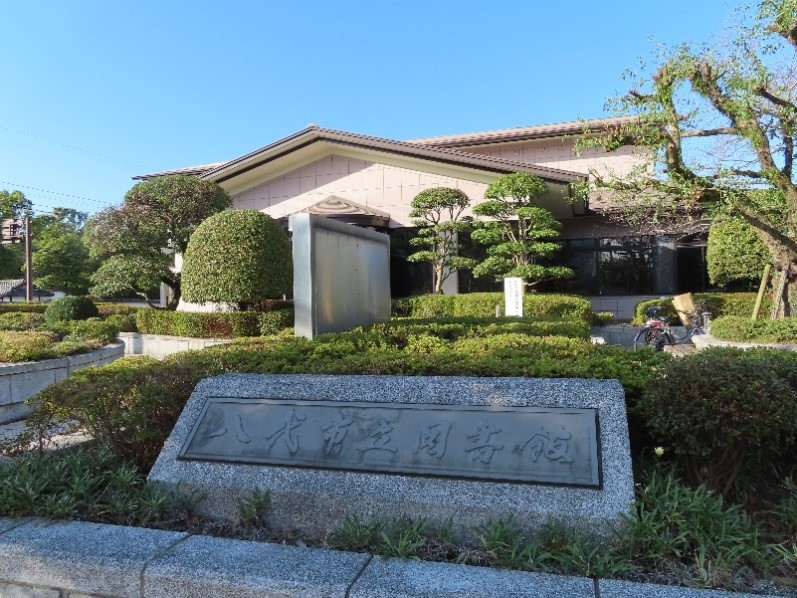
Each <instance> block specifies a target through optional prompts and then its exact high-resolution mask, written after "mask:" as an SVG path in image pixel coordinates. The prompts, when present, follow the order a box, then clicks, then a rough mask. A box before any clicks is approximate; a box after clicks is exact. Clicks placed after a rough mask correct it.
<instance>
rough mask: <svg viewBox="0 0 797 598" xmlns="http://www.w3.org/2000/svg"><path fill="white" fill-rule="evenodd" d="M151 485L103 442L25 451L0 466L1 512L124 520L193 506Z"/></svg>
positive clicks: (167, 515) (143, 520)
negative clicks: (81, 447) (59, 450)
mask: <svg viewBox="0 0 797 598" xmlns="http://www.w3.org/2000/svg"><path fill="white" fill-rule="evenodd" d="M194 502H195V497H193V496H191V495H190V494H188V495H183V496H182V497H180V496H178V495H176V494H172V493H170V492H167V491H164V490H162V489H160V488H158V487H155V486H151V485H149V484H147V482H146V476H145V475H144V474H143V473H141V472H140V471H139V470H138V469H136V468H135V467H132V466H131V465H129V464H126V463H124V462H121V461H119V459H118V458H117V457H116V456H115V455H113V454H112V453H111V451H109V450H107V449H106V448H104V447H101V446H100V447H98V448H93V449H84V450H76V451H73V452H69V453H60V454H43V455H38V454H26V455H24V456H21V457H18V458H16V459H13V460H11V461H9V462H8V463H7V464H4V466H3V467H0V516H3V517H24V516H30V515H38V516H47V517H56V518H72V517H82V518H88V519H93V520H96V521H107V522H114V523H120V524H125V525H135V524H139V525H141V524H147V523H153V522H156V521H164V520H170V519H173V518H174V517H179V516H181V515H180V514H185V513H187V512H189V511H190V510H191V509H192V508H193V503H194Z"/></svg>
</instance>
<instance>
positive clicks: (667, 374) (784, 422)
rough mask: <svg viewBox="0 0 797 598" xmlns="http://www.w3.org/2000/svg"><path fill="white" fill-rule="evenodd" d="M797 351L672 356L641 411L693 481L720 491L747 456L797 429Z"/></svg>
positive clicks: (768, 449) (790, 437) (784, 440)
mask: <svg viewBox="0 0 797 598" xmlns="http://www.w3.org/2000/svg"><path fill="white" fill-rule="evenodd" d="M795 371H797V356H795V355H792V354H790V353H788V354H784V352H779V351H773V350H769V351H765V350H758V351H749V352H744V351H741V350H738V349H707V350H704V351H701V352H699V353H697V354H694V355H690V356H687V357H684V358H682V359H676V360H672V361H670V362H669V363H668V364H667V365H666V366H665V367H664V368H663V370H662V379H661V382H660V383H657V384H652V385H651V386H650V387H649V388H648V389H646V391H645V392H644V393H643V395H642V399H641V401H640V403H639V409H638V411H639V413H640V414H641V415H642V417H643V418H644V419H645V421H646V424H647V426H648V428H649V429H650V431H651V433H652V434H653V436H654V439H657V440H658V442H659V443H661V444H662V445H664V446H667V447H671V450H672V453H673V454H674V455H675V457H676V458H678V459H679V460H680V461H681V462H682V463H683V464H684V467H685V471H686V472H687V475H688V476H689V478H690V479H691V480H692V481H693V482H694V483H696V484H698V483H705V484H706V485H707V486H708V488H709V489H711V490H716V491H718V492H719V493H720V494H721V495H723V496H725V495H728V493H729V492H730V491H731V489H732V488H733V487H734V483H735V481H736V477H737V476H738V474H739V471H740V470H741V468H742V467H743V466H744V465H745V463H746V462H749V461H750V460H753V459H757V458H759V457H762V456H764V455H766V454H767V453H770V454H772V452H773V451H777V447H780V450H784V449H786V448H787V447H788V446H789V445H790V444H791V443H793V442H794V441H795V438H796V437H797V429H796V428H795V426H794V422H795V421H797V391H795V386H794V385H793V382H794V381H797V376H796V375H795Z"/></svg>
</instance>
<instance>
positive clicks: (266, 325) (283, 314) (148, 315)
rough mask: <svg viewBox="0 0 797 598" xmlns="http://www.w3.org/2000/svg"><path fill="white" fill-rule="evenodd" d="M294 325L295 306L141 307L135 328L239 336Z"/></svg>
mask: <svg viewBox="0 0 797 598" xmlns="http://www.w3.org/2000/svg"><path fill="white" fill-rule="evenodd" d="M291 326H293V309H278V310H275V311H271V312H256V311H237V312H224V313H219V312H213V313H198V312H182V311H168V310H162V309H142V310H140V311H139V312H138V313H136V328H137V329H138V331H139V332H141V333H142V334H164V335H169V336H189V337H193V338H238V337H245V336H261V335H268V334H276V333H277V332H279V331H280V330H283V329H285V328H290V327H291Z"/></svg>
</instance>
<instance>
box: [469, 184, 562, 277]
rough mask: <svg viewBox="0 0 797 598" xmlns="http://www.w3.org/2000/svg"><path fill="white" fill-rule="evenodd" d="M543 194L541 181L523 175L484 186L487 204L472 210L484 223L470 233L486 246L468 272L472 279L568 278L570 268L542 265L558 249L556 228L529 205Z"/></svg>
mask: <svg viewBox="0 0 797 598" xmlns="http://www.w3.org/2000/svg"><path fill="white" fill-rule="evenodd" d="M547 192H548V186H547V185H546V184H545V181H543V180H542V179H541V178H539V177H537V176H534V175H533V174H530V173H527V172H514V173H512V174H507V175H504V176H502V177H501V178H499V179H497V180H495V181H493V182H492V184H490V186H489V187H488V188H487V191H486V192H485V193H484V197H485V198H486V199H487V201H485V202H483V203H480V204H479V205H477V206H476V207H474V208H473V213H474V214H476V215H477V216H481V217H483V218H488V219H489V220H484V221H480V222H478V223H477V227H476V230H474V231H473V233H472V234H471V237H472V238H473V239H475V240H476V241H478V242H479V243H481V244H483V245H486V246H487V259H485V260H484V261H482V262H481V263H480V264H478V265H477V266H476V267H475V268H474V269H473V275H474V276H477V277H479V276H494V277H495V278H496V280H501V279H503V278H509V277H517V278H522V279H524V280H525V281H526V284H527V285H529V286H534V285H535V284H537V283H540V282H542V281H545V280H554V279H562V278H570V277H572V276H573V271H572V270H571V269H570V268H566V267H564V266H553V265H546V262H547V260H548V259H549V258H551V257H552V256H553V255H554V254H556V253H557V252H558V251H559V250H560V249H561V247H560V245H559V243H557V242H556V241H555V239H556V238H557V237H558V236H559V229H560V228H561V224H559V222H558V221H557V220H556V219H555V218H554V217H553V214H551V212H549V211H548V210H546V209H545V208H541V207H540V206H538V205H536V203H535V202H536V200H538V199H539V198H540V197H542V196H543V195H545V194H546V193H547Z"/></svg>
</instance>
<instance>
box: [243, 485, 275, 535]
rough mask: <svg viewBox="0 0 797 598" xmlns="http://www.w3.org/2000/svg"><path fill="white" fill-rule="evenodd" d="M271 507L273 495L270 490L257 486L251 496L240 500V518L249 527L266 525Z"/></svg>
mask: <svg viewBox="0 0 797 598" xmlns="http://www.w3.org/2000/svg"><path fill="white" fill-rule="evenodd" d="M270 507H271V495H270V494H269V493H268V491H265V490H261V489H260V488H255V490H253V491H252V492H251V494H250V495H249V496H246V497H244V498H241V499H240V500H239V501H238V519H239V520H240V521H241V523H242V524H243V525H246V526H249V527H254V528H260V527H266V525H267V521H266V518H267V516H268V510H269V508H270Z"/></svg>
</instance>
